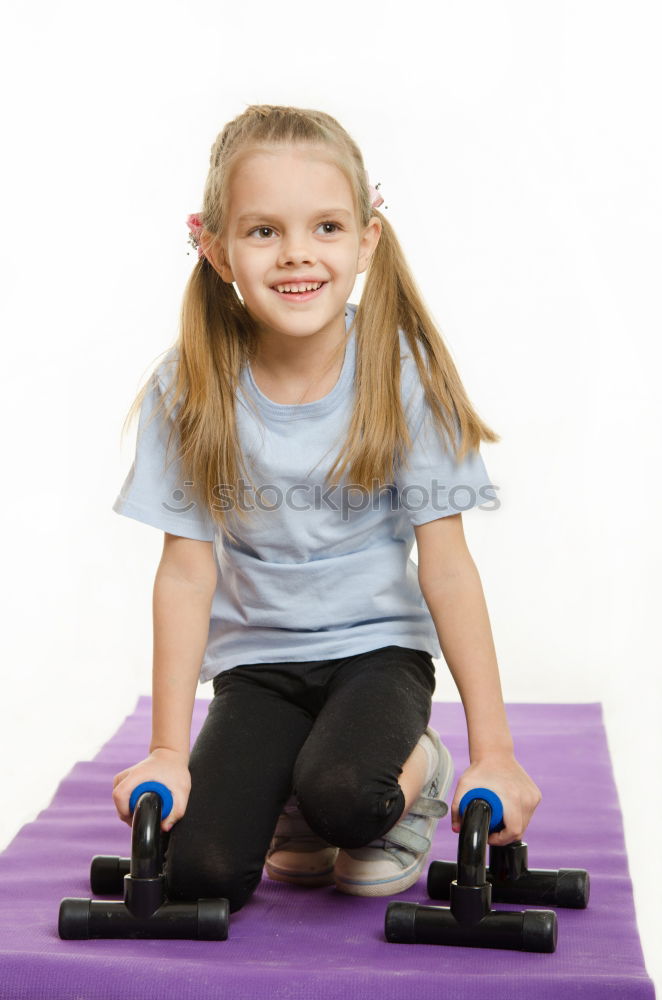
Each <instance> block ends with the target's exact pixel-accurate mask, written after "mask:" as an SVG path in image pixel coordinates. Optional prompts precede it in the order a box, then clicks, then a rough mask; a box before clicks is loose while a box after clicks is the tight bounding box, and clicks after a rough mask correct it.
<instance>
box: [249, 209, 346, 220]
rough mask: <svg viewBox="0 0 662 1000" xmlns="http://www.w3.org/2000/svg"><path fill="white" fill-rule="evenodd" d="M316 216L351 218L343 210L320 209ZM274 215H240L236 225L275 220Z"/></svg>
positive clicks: (266, 213) (263, 213)
mask: <svg viewBox="0 0 662 1000" xmlns="http://www.w3.org/2000/svg"><path fill="white" fill-rule="evenodd" d="M315 215H316V216H319V215H344V216H346V217H347V218H351V212H348V211H347V209H345V208H322V209H320V210H319V212H315ZM275 218H276V216H275V215H271V214H270V213H269V212H262V213H257V212H249V213H247V214H245V215H240V216H239V218H238V219H237V222H238V223H242V222H251V221H254V220H256V219H275Z"/></svg>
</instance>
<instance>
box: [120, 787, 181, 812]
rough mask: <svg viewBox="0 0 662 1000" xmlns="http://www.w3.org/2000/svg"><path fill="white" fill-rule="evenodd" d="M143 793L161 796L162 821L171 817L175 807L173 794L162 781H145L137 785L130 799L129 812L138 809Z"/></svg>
mask: <svg viewBox="0 0 662 1000" xmlns="http://www.w3.org/2000/svg"><path fill="white" fill-rule="evenodd" d="M143 792H157V793H158V794H159V795H160V796H161V803H162V806H161V819H165V818H166V816H169V815H170V813H171V812H172V807H173V798H172V792H171V791H170V789H169V788H166V786H165V785H162V784H161V782H160V781H143V782H142V783H141V784H140V785H136V787H135V788H134V789H133V791H132V792H131V798H130V799H129V812H133V810H134V809H135V808H136V803H137V802H138V799H139V798H140V796H141V795H142V794H143Z"/></svg>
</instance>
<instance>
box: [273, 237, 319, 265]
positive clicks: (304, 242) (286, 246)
mask: <svg viewBox="0 0 662 1000" xmlns="http://www.w3.org/2000/svg"><path fill="white" fill-rule="evenodd" d="M316 262H317V256H316V254H315V249H314V247H313V246H312V244H311V242H310V237H309V236H304V235H303V234H301V233H291V234H290V235H288V236H285V237H284V238H283V240H282V242H281V245H280V254H279V256H278V264H279V266H280V267H286V266H287V265H288V264H290V265H292V264H315V263H316Z"/></svg>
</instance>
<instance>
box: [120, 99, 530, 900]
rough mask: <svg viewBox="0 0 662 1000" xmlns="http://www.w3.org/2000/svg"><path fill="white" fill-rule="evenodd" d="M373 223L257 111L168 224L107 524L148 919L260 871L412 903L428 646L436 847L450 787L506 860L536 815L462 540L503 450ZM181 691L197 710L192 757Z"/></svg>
mask: <svg viewBox="0 0 662 1000" xmlns="http://www.w3.org/2000/svg"><path fill="white" fill-rule="evenodd" d="M380 204H382V199H381V197H380V195H379V194H378V192H377V190H376V189H375V188H372V187H371V186H370V184H369V181H368V176H367V174H366V171H365V168H364V165H363V160H362V157H361V153H360V151H359V149H358V147H357V146H356V144H355V142H354V141H353V140H352V139H351V137H350V136H349V135H348V134H347V132H346V131H345V130H344V129H343V128H342V127H341V126H340V125H339V124H338V122H337V121H336V120H335V119H334V118H332V117H330V116H329V115H328V114H325V113H323V112H319V111H310V110H302V109H300V108H290V107H280V106H271V105H255V106H251V107H248V108H247V110H246V111H245V112H244V113H243V114H241V115H239V116H238V117H237V118H236V119H235V120H233V121H231V122H229V124H227V125H226V126H225V128H224V129H223V131H222V132H221V133H220V135H219V136H218V138H217V140H216V142H215V143H214V146H213V147H212V151H211V163H210V169H209V175H208V177H207V181H206V185H205V193H204V203H203V207H202V212H201V213H200V214H199V215H193V216H190V217H189V220H188V221H189V226H190V228H191V233H192V236H191V239H192V242H193V245H194V246H195V247H196V248H197V250H198V260H197V262H196V265H195V268H194V271H193V274H192V275H191V278H190V281H189V283H188V286H187V288H186V292H185V296H184V302H183V309H182V317H181V332H180V336H179V338H178V340H177V343H176V345H175V346H174V347H173V348H172V349H171V350H170V351H169V352H168V353H167V355H166V357H165V358H164V359H163V361H162V362H161V364H160V365H159V366H158V368H157V370H156V372H155V373H154V374H153V376H152V377H151V378H150V379H149V380H148V382H147V383H146V385H145V386H144V387H143V389H142V390H141V392H140V393H139V395H138V397H137V399H136V401H135V402H134V404H133V406H132V408H131V411H130V412H129V418H130V417H131V416H132V414H133V412H134V410H135V409H136V408H137V407H138V406H139V405H140V407H141V409H140V423H139V432H138V441H137V448H136V457H135V461H134V464H133V466H132V468H131V471H130V473H129V475H128V477H127V479H126V481H125V483H124V485H123V487H122V490H121V492H120V495H119V496H118V498H117V500H116V501H115V504H114V508H113V509H114V510H116V511H117V512H118V513H121V514H126V515H128V516H129V517H134V518H137V519H138V520H140V521H144V522H147V523H148V524H152V525H154V526H155V527H157V528H160V529H162V530H163V531H164V533H165V534H164V547H163V555H162V558H161V562H160V564H159V567H158V570H157V574H156V580H155V584H154V602H153V610H154V663H153V724H152V740H151V745H150V752H149V755H148V757H147V758H146V759H145V760H143V761H141V762H140V763H138V764H135V765H134V766H133V767H130V768H128V769H127V770H125V771H122V772H121V773H119V774H117V775H116V776H115V779H114V791H113V799H114V802H115V805H116V807H117V810H118V812H119V815H120V817H121V818H122V819H123V820H125V821H126V822H130V815H129V807H128V803H129V796H130V793H131V791H132V790H133V788H135V786H136V785H138V784H139V783H140V782H142V781H146V780H154V781H160V782H163V783H164V784H165V785H167V786H168V787H169V788H170V789H171V791H172V792H173V796H174V807H173V810H172V812H171V814H170V816H169V817H168V818H167V819H166V820H164V822H163V830H164V831H166V832H168V833H169V836H168V838H167V841H168V843H167V851H166V865H165V872H166V879H167V883H168V893H169V896H170V898H172V899H178V898H181V899H187V898H188V899H197V898H200V897H205V896H206V897H225V898H227V899H228V900H229V902H230V909H231V910H233V911H234V910H238V909H240V908H241V907H242V906H243V905H244V903H245V902H246V901H247V900H248V898H249V897H250V896H251V894H252V893H253V892H254V890H255V888H256V886H257V884H258V883H259V881H260V878H261V876H262V871H263V866H265V864H266V871H267V875H268V876H270V877H271V878H274V879H279V880H284V881H288V882H292V883H299V884H304V885H324V884H331V883H334V882H335V884H336V886H337V887H338V889H340V890H342V891H343V892H347V893H351V894H356V895H369V896H375V895H390V894H393V893H397V892H401V891H403V890H404V889H406V888H408V887H409V886H410V885H412V884H413V883H414V882H415V881H416V880H417V879H418V878H419V876H420V874H421V872H422V869H423V866H424V864H425V861H426V859H427V856H428V853H429V850H430V844H431V838H432V834H433V832H434V829H435V827H436V824H437V822H438V819H439V817H440V816H442V815H444V814H445V813H446V812H447V809H448V806H447V804H446V802H445V801H444V800H445V799H446V798H447V797H448V792H449V790H450V788H451V784H452V780H453V764H452V760H451V757H450V754H449V753H448V750H447V749H446V747H444V746H443V744H442V743H441V740H440V739H439V734H438V733H436V732H435V731H434V729H432V728H431V727H430V726H429V725H428V722H429V719H430V711H431V696H432V694H433V692H434V688H435V677H434V665H433V662H432V657H434V656H440V655H441V648H440V644H441V645H443V654H444V657H445V660H446V662H447V664H448V666H449V669H450V671H451V673H452V675H453V678H454V680H455V682H456V684H457V687H458V690H459V693H460V696H461V699H462V703H463V706H464V710H465V714H466V719H467V731H468V739H469V749H470V757H471V765H470V767H469V768H468V769H467V770H466V771H465V772H464V774H463V775H462V776H461V778H460V780H459V782H458V784H457V786H456V789H455V795H454V798H453V802H452V823H453V829H454V830H455V831H458V830H459V813H458V804H459V801H460V799H461V797H462V795H463V794H464V792H465V791H467V790H468V789H470V788H473V787H476V786H487V787H489V788H492V789H494V791H495V792H496V793H497V794H498V795H499V797H500V798H501V800H502V802H503V805H504V823H505V829H504V830H503V831H501V832H500V833H497V834H492V835H490V837H489V843H491V844H506V843H510V842H511V841H513V840H517V839H519V838H521V836H522V834H523V832H524V830H525V829H526V826H527V824H528V822H529V820H530V818H531V815H532V813H533V810H534V809H535V808H536V806H537V804H538V803H539V802H540V799H541V795H540V791H539V789H538V788H537V786H536V785H535V784H534V782H533V781H532V780H531V778H530V777H529V776H528V775H527V774H526V772H525V771H524V770H523V769H522V767H521V766H520V765H519V764H518V762H517V761H516V759H515V756H514V747H513V741H512V738H511V735H510V732H509V729H508V723H507V719H506V713H505V709H504V704H503V699H502V693H501V687H500V681H499V673H498V667H497V663H496V657H495V652H494V647H493V643H492V636H491V631H490V626H489V620H488V614H487V610H486V607H485V602H484V598H483V593H482V587H481V583H480V579H479V576H478V573H477V570H476V567H475V565H474V563H473V560H472V558H471V555H470V554H469V551H468V549H467V546H466V543H465V539H464V534H463V527H462V511H463V510H467V509H468V508H470V507H472V506H474V505H476V504H478V503H481V502H485V501H488V502H491V506H492V507H494V492H493V487H492V486H491V484H490V482H489V479H488V478H487V475H486V471H485V467H484V464H483V461H482V458H481V456H480V453H479V446H480V442H481V441H497V440H499V438H498V436H497V435H496V434H495V433H494V432H493V431H491V430H490V429H489V428H488V427H487V426H486V425H485V424H484V423H483V422H482V421H481V420H480V419H479V417H478V416H477V414H476V413H475V411H474V410H473V408H472V406H471V404H470V402H469V400H468V398H467V395H466V393H465V391H464V388H463V386H462V383H461V381H460V378H459V376H458V373H457V371H456V368H455V366H454V364H453V361H452V359H451V357H450V354H449V352H448V350H447V348H446V347H445V345H444V343H443V341H442V339H441V336H440V335H439V333H438V331H437V330H436V328H435V326H434V323H433V321H432V319H431V318H430V316H429V314H428V312H427V310H426V309H425V307H424V305H423V302H422V300H421V297H420V295H419V292H418V290H417V288H416V286H415V284H414V281H413V279H412V277H411V275H410V273H409V270H408V268H407V265H406V262H405V260H404V257H403V254H402V251H401V249H400V246H399V244H398V241H397V239H396V236H395V233H394V231H393V229H392V228H391V226H390V224H389V223H388V221H387V219H386V218H385V216H384V215H383V214H382V213H381V212H379V211H378V206H379V205H380ZM364 271H365V272H367V274H366V280H365V286H364V291H363V294H362V296H361V302H360V304H359V305H358V306H357V305H354V304H352V303H349V302H348V301H347V299H348V296H349V295H350V294H351V291H352V288H353V286H354V283H355V280H356V276H357V274H359V273H362V272H364ZM235 286H236V287H235ZM238 293H239V294H238ZM157 414H159V415H160V419H159V420H157V419H156V417H157ZM173 445H176V450H175V453H174V454H172V455H171V453H170V450H171V447H172V446H173ZM333 455H335V461H333ZM168 456H170V458H168ZM330 456H331V457H330ZM488 506H489V503H488ZM414 536H415V538H416V543H417V548H418V569H417V570H416V566H415V564H414V563H413V561H412V560H411V559H409V553H410V551H411V548H412V545H413V541H414ZM199 679H201V680H202V681H208V680H213V688H214V697H213V699H212V701H211V703H210V706H209V710H208V714H207V718H206V721H205V723H204V725H203V727H202V729H201V731H200V734H199V736H198V738H197V740H196V742H195V745H194V747H193V749H192V750H191V751H190V753H189V750H190V725H191V716H192V708H193V703H194V698H195V691H196V686H197V682H198V680H199Z"/></svg>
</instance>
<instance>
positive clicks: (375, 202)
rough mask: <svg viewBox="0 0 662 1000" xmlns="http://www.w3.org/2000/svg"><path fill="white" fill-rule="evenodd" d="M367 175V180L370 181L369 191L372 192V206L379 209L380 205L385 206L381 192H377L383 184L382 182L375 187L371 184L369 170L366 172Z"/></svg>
mask: <svg viewBox="0 0 662 1000" xmlns="http://www.w3.org/2000/svg"><path fill="white" fill-rule="evenodd" d="M365 175H366V178H367V181H368V191H369V192H370V204H371V205H372V207H373V208H379V206H380V205H383V204H384V199H383V198H382V196H381V195H380V193H379V191H378V190H377V188H379V187H380V186H381V183H382V182H381V181H380V182H379V184H376V185H375V186H373V185H372V184H371V183H370V178H369V177H368V171H367V170H366V172H365Z"/></svg>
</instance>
